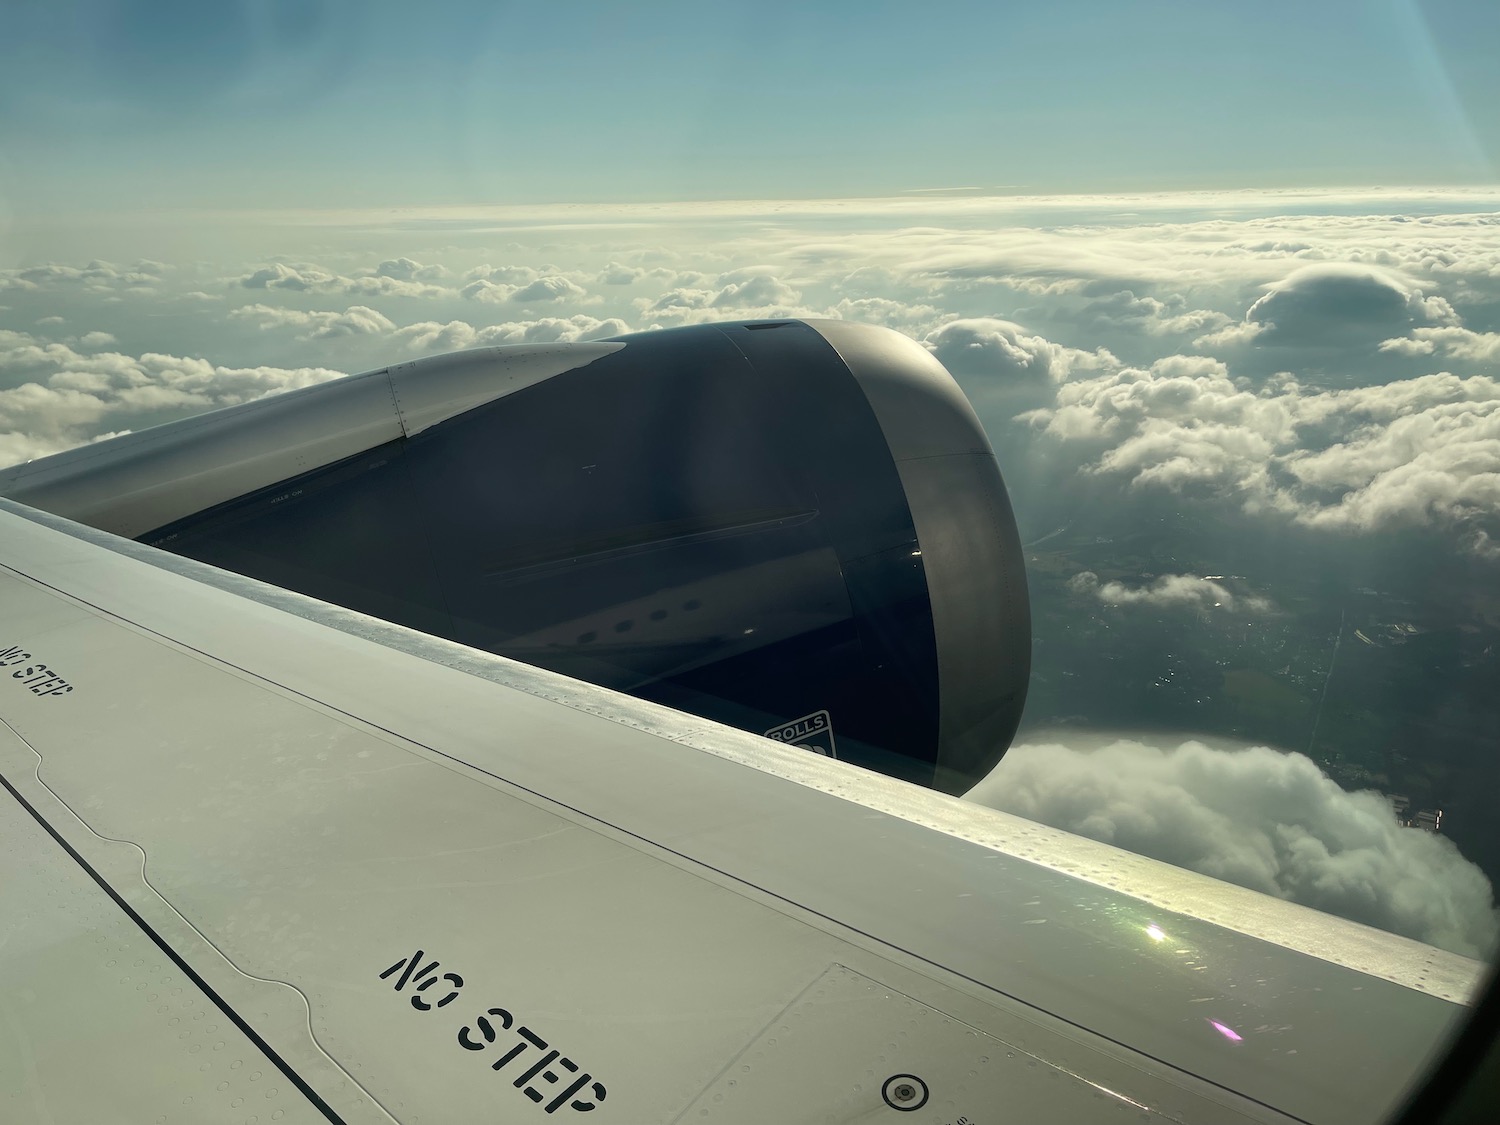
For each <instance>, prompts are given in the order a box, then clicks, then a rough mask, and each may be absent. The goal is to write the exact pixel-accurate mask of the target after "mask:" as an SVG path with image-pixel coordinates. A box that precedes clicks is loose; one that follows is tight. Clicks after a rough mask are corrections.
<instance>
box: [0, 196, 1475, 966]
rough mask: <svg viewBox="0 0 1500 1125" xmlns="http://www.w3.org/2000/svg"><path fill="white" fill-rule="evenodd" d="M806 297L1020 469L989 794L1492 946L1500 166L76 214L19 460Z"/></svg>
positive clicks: (44, 290) (0, 375)
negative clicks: (897, 338)
mask: <svg viewBox="0 0 1500 1125" xmlns="http://www.w3.org/2000/svg"><path fill="white" fill-rule="evenodd" d="M814 316H816V317H841V318H847V319H853V320H859V321H864V322H869V323H876V324H883V325H887V326H889V327H892V328H894V329H896V330H898V331H901V332H904V333H906V334H908V335H910V336H912V337H913V338H915V339H917V340H919V341H921V342H923V343H924V344H925V345H926V346H927V347H928V348H929V349H930V350H932V352H933V353H934V354H935V355H936V356H937V357H938V358H939V359H940V360H942V362H943V363H944V364H945V365H946V366H947V367H948V368H949V370H950V371H952V372H953V374H954V375H955V376H956V377H957V379H958V380H959V382H960V383H961V385H962V386H963V388H964V390H965V391H966V392H967V394H968V395H969V397H970V399H971V401H972V402H973V404H974V406H975V408H976V409H977V411H978V412H979V414H980V417H981V419H982V420H983V422H984V425H985V427H986V429H987V431H988V433H989V435H990V438H991V440H992V442H993V444H994V446H995V449H996V452H997V454H998V457H999V460H1000V465H1001V468H1002V470H1003V471H1004V473H1005V476H1006V480H1007V483H1008V485H1009V487H1010V489H1011V493H1012V498H1013V500H1014V504H1015V509H1016V514H1017V519H1018V521H1019V524H1020V529H1021V535H1022V539H1023V542H1024V543H1025V544H1026V552H1025V554H1026V563H1027V568H1028V580H1029V582H1030V589H1031V598H1032V605H1033V613H1034V621H1035V642H1034V667H1033V675H1032V685H1031V694H1030V698H1029V702H1028V706H1027V711H1026V716H1025V719H1024V722H1023V727H1022V730H1021V733H1020V735H1019V737H1018V739H1017V741H1016V744H1015V747H1014V748H1013V749H1012V750H1011V751H1010V753H1009V755H1008V756H1007V758H1006V759H1005V760H1004V761H1003V762H1002V763H1001V765H1000V766H999V767H998V768H997V770H996V771H995V773H994V774H993V775H992V776H991V777H990V778H989V779H987V780H986V781H985V782H983V783H981V785H980V786H979V787H978V789H977V790H976V791H975V793H974V794H973V796H974V797H975V799H978V800H983V801H985V802H987V803H990V804H993V805H996V806H997V807H1001V808H1005V809H1008V810H1010V811H1013V812H1017V813H1020V814H1022V815H1026V816H1030V817H1034V818H1036V819H1040V820H1044V821H1046V822H1048V823H1051V824H1054V825H1057V826H1059V827H1063V828H1067V829H1070V830H1073V831H1077V832H1081V833H1083V834H1086V835H1090V836H1094V837H1096V838H1099V839H1103V840H1106V841H1110V842H1113V843H1116V844H1118V845H1120V846H1123V847H1127V848H1131V849H1134V850H1137V851H1140V852H1143V853H1144V854H1148V855H1153V856H1156V857H1158V858H1161V859H1165V860H1167V861H1170V862H1173V863H1177V864H1180V865H1182V866H1187V867H1192V868H1194V869H1196V870H1200V871H1204V872H1206V873H1208V874H1211V875H1214V876H1216V877H1219V878H1223V879H1227V880H1230V881H1233V882H1237V883H1242V884H1244V885H1247V886H1252V887H1255V888H1257V889H1260V890H1265V891H1268V892H1270V893H1273V894H1278V895H1280V896H1282V897H1286V898H1291V899H1294V900H1296V901H1299V902H1304V903H1307V904H1309V905H1312V906H1316V907H1318V908H1320V909H1324V910H1329V911H1331V912H1334V913H1338V914H1342V915H1345V916H1347V917H1350V918H1354V919H1356V920H1359V921H1362V922H1366V923H1369V924H1371V925H1376V926H1380V927H1383V928H1387V929H1391V930H1394V931H1396V932H1399V933H1403V934H1407V935H1409V936H1412V937H1416V938H1419V939H1422V940H1425V941H1430V942H1433V943H1435V944H1438V945H1442V946H1445V947H1447V948H1450V949H1454V950H1457V951H1459V952H1463V953H1467V954H1470V955H1474V956H1483V955H1486V954H1487V953H1488V952H1489V951H1490V950H1491V948H1492V946H1493V943H1494V940H1495V937H1496V933H1497V924H1496V915H1495V912H1494V908H1493V902H1492V891H1491V882H1492V881H1493V880H1495V879H1496V878H1497V877H1500V834H1497V833H1496V832H1495V830H1494V824H1495V818H1496V815H1497V811H1500V810H1497V807H1496V806H1497V804H1500V762H1497V760H1496V748H1497V744H1500V709H1497V708H1496V705H1495V690H1494V689H1495V685H1496V684H1497V683H1500V654H1497V641H1500V583H1497V577H1500V373H1497V368H1500V194H1496V193H1495V192H1493V191H1489V190H1481V189H1453V190H1436V189H1413V190H1411V191H1404V192H1403V191H1376V190H1364V191H1358V192H1348V193H1333V192H1314V191H1282V192H1243V193H1242V192H1200V193H1190V194H1177V195H1140V196H1055V197H1029V198H1027V197H997V196H987V195H977V194H972V193H967V192H953V193H941V192H927V193H914V194H908V195H905V196H901V197H895V198H891V199H875V200H826V201H806V200H802V201H795V202H777V201H771V202H750V203H711V204H663V205H660V206H656V205H648V204H619V205H612V206H603V205H601V206H597V207H591V206H585V205H553V206H537V207H528V208H495V209H441V208H438V209H427V210H417V209H412V210H397V211H390V210H386V211H371V212H355V211H346V212H334V211H308V212H291V211H287V212H279V213H269V212H260V213H248V212H247V213H230V212H225V213H219V214H214V215H208V214H200V215H198V216H196V217H191V216H190V217H187V218H184V216H183V215H181V214H178V215H174V216H173V217H172V219H171V220H170V221H165V220H164V221H162V222H161V224H160V225H159V226H153V225H152V222H151V221H150V220H149V219H146V220H143V221H142V222H141V224H139V225H137V226H135V227H134V228H132V229H130V230H122V229H120V228H119V227H117V226H115V227H109V228H107V229H106V228H103V227H101V228H100V229H99V230H97V231H91V230H90V229H89V228H88V227H87V225H86V224H74V225H71V226H69V227H67V228H66V229H63V228H59V229H57V230H55V231H53V232H51V233H50V234H47V233H45V232H44V233H40V234H37V235H35V237H34V245H33V246H32V248H31V249H30V250H28V252H27V256H26V260H20V261H14V262H13V263H12V268H8V269H6V270H5V271H4V272H3V273H0V463H7V464H8V463H11V462H15V461H20V460H25V459H27V458H34V457H40V456H45V455H47V454H49V453H52V452H56V451H58V450H62V449H66V448H69V447H71V446H74V445H77V444H80V443H84V442H88V441H92V440H96V439H98V438H101V437H104V436H107V435H109V434H113V433H120V432H123V431H127V430H137V429H141V428H144V427H147V426H150V425H153V424H156V423H159V422H163V421H166V420H169V419H172V418H177V417H182V416H185V415H189V414H193V413H198V412H201V411H204V410H209V409H213V408H216V407H220V406H227V405H232V404H235V403H239V402H244V401H248V400H250V399H254V398H258V397H261V396H263V395H268V394H275V393H278V392H280V391H284V390H288V389H292V388H295V387H299V386H305V385H308V384H311V383H314V382H318V381H321V380H325V379H330V378H334V377H336V376H337V375H339V374H341V373H349V372H356V371H361V370H367V369H371V368H375V367H380V366H384V365H386V364H388V363H390V362H393V361H398V360H403V359H409V358H413V357H416V356H421V355H428V354H435V353H438V352H443V351H449V350H454V349H459V348H467V347H474V346H480V345H486V344H506V343H524V342H535V341H552V340H573V339H590V338H598V337H603V336H610V335H616V334H620V333H624V332H629V331H641V330H649V329H654V328H666V327H671V326H675V325H683V324H693V323H701V322H708V321H715V320H739V319H762V318H770V317H814ZM517 486H518V487H524V484H519V485H517ZM1247 747H1252V748H1253V747H1260V748H1265V749H1246V748H1247ZM1397 796H1399V797H1401V798H1404V801H1405V805H1404V808H1405V812H1404V813H1403V817H1404V818H1405V819H1415V818H1417V817H1418V816H1419V814H1420V813H1421V812H1422V811H1423V810H1431V811H1432V812H1437V811H1439V810H1440V811H1441V824H1440V826H1439V829H1438V831H1437V832H1435V833H1434V832H1427V831H1423V830H1421V829H1420V828H1417V827H1403V826H1402V825H1401V824H1399V823H1398V819H1397V814H1396V812H1395V811H1394V808H1393V805H1392V799H1393V798H1395V797H1397Z"/></svg>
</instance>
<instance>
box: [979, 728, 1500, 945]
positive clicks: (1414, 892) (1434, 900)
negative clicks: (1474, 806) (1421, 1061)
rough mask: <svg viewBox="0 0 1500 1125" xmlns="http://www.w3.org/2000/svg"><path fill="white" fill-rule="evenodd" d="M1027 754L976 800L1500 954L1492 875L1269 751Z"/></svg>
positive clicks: (1385, 807)
mask: <svg viewBox="0 0 1500 1125" xmlns="http://www.w3.org/2000/svg"><path fill="white" fill-rule="evenodd" d="M1098 741H1099V742H1100V743H1101V744H1100V745H1098V746H1097V748H1094V749H1081V748H1077V746H1076V744H1075V745H1072V746H1070V745H1067V744H1064V743H1058V742H1046V743H1024V744H1022V745H1019V746H1014V747H1012V748H1011V749H1010V751H1009V752H1008V753H1007V754H1006V755H1005V757H1004V758H1003V759H1001V762H1000V764H999V765H998V766H996V767H995V769H994V770H993V771H992V772H991V773H990V775H989V776H988V777H986V778H985V779H984V780H983V781H981V782H980V783H979V784H978V785H976V786H975V787H974V789H973V790H971V791H970V792H969V794H968V798H969V799H970V800H973V801H977V802H979V803H980V804H984V805H989V806H991V807H992V808H997V809H1002V810H1004V811H1006V812H1010V813H1015V814H1017V815H1019V816H1024V817H1027V818H1028V819H1031V820H1036V821H1039V822H1041V823H1043V824H1047V825H1051V826H1052V827H1054V828H1061V829H1064V830H1066V831H1069V832H1075V833H1077V834H1079V835H1081V836H1087V837H1090V838H1091V839H1095V840H1101V841H1103V842H1105V843H1108V844H1114V845H1116V846H1118V847H1121V848H1125V849H1127V850H1129V851H1132V852H1136V853H1138V854H1140V855H1145V856H1149V857H1151V858H1153V859H1159V860H1162V861H1164V862H1166V863H1171V864H1174V865H1176V866H1178V867H1184V868H1188V869H1189V870H1192V871H1198V872H1201V873H1203V874H1205V875H1210V876H1212V877H1214V878H1216V879H1223V880H1225V881H1226V882H1230V883H1236V884H1238V885H1240V886H1244V887H1250V888H1252V889H1253V890H1257V891H1262V892H1264V893H1266V894H1270V895H1275V896H1276V897H1277V898H1282V899H1287V900H1290V901H1292V902H1297V903H1301V904H1302V905H1304V906H1310V907H1313V908H1315V909H1318V910H1322V911H1324V912H1326V913H1329V914H1335V915H1338V916H1340V917H1343V918H1349V919H1352V920H1353V921H1356V922H1362V923H1364V924H1365V925H1369V926H1374V927H1377V928H1379V929H1383V930H1388V931H1390V932H1392V933H1396V934H1401V935H1403V936H1405V937H1409V938H1414V939H1416V940H1418V941H1424V942H1427V943H1429V944H1431V945H1436V946H1439V947H1441V948H1444V949H1448V950H1452V951H1453V952H1455V953H1461V954H1463V955H1465V956H1469V957H1484V956H1486V955H1487V954H1488V953H1489V952H1490V951H1491V950H1492V949H1493V948H1494V946H1495V941H1496V935H1497V932H1500V929H1497V916H1496V913H1495V909H1494V902H1493V891H1492V888H1491V886H1490V882H1489V880H1488V879H1487V878H1486V877H1485V875H1484V873H1483V872H1482V871H1480V869H1479V868H1478V867H1477V866H1475V865H1474V864H1473V863H1471V862H1470V861H1468V860H1466V859H1465V858H1464V857H1463V856H1462V855H1461V854H1460V853H1459V851H1458V849H1457V848H1456V847H1455V846H1454V845H1453V843H1452V842H1451V841H1450V840H1448V839H1446V838H1444V837H1443V836H1441V835H1435V834H1431V833H1427V832H1423V831H1420V830H1418V829H1413V828H1403V827H1401V825H1399V824H1398V823H1397V821H1396V819H1395V816H1394V815H1393V813H1392V809H1391V806H1390V804H1389V803H1388V802H1387V801H1386V800H1385V799H1384V798H1383V797H1381V796H1380V795H1379V794H1377V793H1374V792H1359V793H1349V792H1346V791H1344V790H1343V789H1341V788H1340V787H1339V785H1338V784H1337V783H1336V782H1334V781H1333V780H1332V779H1330V778H1329V777H1327V776H1326V775H1325V774H1323V772H1322V771H1321V770H1319V769H1318V767H1317V765H1316V764H1314V763H1313V762H1312V760H1311V759H1309V758H1307V757H1305V756H1303V755H1301V754H1296V753H1285V752H1282V751H1278V750H1273V749H1270V748H1268V747H1265V746H1255V747H1249V748H1246V749H1240V750H1220V749H1214V748H1211V747H1209V746H1206V745H1204V744H1203V743H1201V742H1193V741H1188V742H1182V743H1180V744H1177V745H1170V744H1167V745H1152V744H1149V743H1147V742H1143V741H1137V740H1133V739H1124V738H1121V739H1115V740H1109V739H1100V740H1098Z"/></svg>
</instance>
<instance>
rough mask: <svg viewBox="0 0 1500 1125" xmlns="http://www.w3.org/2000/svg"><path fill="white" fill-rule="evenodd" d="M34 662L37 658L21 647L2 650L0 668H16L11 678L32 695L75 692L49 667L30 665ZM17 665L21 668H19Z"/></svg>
mask: <svg viewBox="0 0 1500 1125" xmlns="http://www.w3.org/2000/svg"><path fill="white" fill-rule="evenodd" d="M33 660H36V657H34V656H32V655H31V653H29V652H26V651H24V650H23V649H22V648H21V646H20V645H11V646H10V647H8V648H3V649H0V668H15V669H16V670H15V671H14V672H11V674H10V678H11V679H13V680H20V681H21V685H22V686H23V687H25V688H26V690H28V691H29V692H31V694H32V695H67V694H68V693H69V692H71V691H72V690H73V685H72V684H70V683H68V681H67V680H65V679H63V677H61V676H59V675H58V674H57V673H56V672H54V671H53V670H52V669H51V668H49V667H47V665H45V664H41V663H35V664H33V663H29V661H33ZM17 665H20V667H19V668H17V667H16V666H17Z"/></svg>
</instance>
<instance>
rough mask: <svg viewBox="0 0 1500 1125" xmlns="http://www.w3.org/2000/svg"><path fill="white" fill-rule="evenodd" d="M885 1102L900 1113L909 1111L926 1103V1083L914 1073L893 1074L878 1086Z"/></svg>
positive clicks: (927, 1095)
mask: <svg viewBox="0 0 1500 1125" xmlns="http://www.w3.org/2000/svg"><path fill="white" fill-rule="evenodd" d="M880 1096H881V1097H882V1098H884V1099H885V1104H886V1105H888V1106H890V1107H891V1108H892V1109H895V1110H900V1111H901V1112H902V1113H911V1112H913V1111H914V1110H918V1109H921V1108H922V1107H923V1106H924V1105H926V1104H927V1098H928V1097H929V1094H928V1091H927V1083H925V1082H923V1081H922V1080H921V1079H920V1078H918V1077H917V1076H916V1075H915V1074H893V1075H891V1076H890V1077H889V1078H887V1079H886V1080H885V1084H884V1085H882V1086H881V1087H880Z"/></svg>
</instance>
